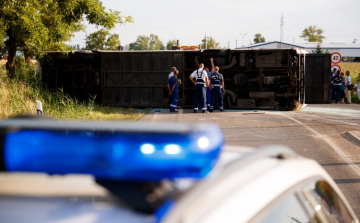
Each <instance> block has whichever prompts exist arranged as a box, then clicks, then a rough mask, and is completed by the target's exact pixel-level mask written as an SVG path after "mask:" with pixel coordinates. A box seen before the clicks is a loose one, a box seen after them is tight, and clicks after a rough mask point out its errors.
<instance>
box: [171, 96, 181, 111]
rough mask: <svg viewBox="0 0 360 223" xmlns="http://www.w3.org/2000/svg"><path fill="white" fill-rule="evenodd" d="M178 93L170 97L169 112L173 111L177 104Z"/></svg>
mask: <svg viewBox="0 0 360 223" xmlns="http://www.w3.org/2000/svg"><path fill="white" fill-rule="evenodd" d="M178 99H179V92H174V93H173V94H172V95H170V111H175V109H176V106H177V104H178Z"/></svg>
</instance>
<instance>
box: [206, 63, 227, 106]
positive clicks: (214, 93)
mask: <svg viewBox="0 0 360 223" xmlns="http://www.w3.org/2000/svg"><path fill="white" fill-rule="evenodd" d="M210 61H211V66H212V68H213V71H214V72H213V73H212V74H211V80H210V81H211V86H210V89H211V105H210V108H209V111H210V112H213V111H214V105H215V100H216V98H218V99H219V109H220V112H224V101H223V94H224V93H225V84H224V77H223V75H222V74H220V73H219V70H220V69H219V67H218V66H216V67H215V66H214V62H213V58H211V59H210Z"/></svg>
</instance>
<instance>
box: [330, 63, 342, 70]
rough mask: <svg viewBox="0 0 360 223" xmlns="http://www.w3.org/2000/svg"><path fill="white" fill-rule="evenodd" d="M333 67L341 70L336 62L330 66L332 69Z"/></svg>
mask: <svg viewBox="0 0 360 223" xmlns="http://www.w3.org/2000/svg"><path fill="white" fill-rule="evenodd" d="M334 68H335V69H336V70H338V71H340V72H341V67H340V66H339V65H338V64H335V65H332V66H331V69H334Z"/></svg>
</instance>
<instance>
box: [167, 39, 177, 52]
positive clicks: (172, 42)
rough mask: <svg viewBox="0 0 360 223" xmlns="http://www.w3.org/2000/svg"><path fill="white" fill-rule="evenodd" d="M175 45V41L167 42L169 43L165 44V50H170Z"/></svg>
mask: <svg viewBox="0 0 360 223" xmlns="http://www.w3.org/2000/svg"><path fill="white" fill-rule="evenodd" d="M176 45H177V42H176V40H175V39H173V40H169V41H168V42H167V44H166V49H167V50H172V47H173V46H176Z"/></svg>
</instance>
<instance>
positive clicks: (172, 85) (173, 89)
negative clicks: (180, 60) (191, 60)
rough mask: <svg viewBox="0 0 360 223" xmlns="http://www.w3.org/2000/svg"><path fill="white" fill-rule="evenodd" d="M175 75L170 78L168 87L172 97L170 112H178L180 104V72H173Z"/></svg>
mask: <svg viewBox="0 0 360 223" xmlns="http://www.w3.org/2000/svg"><path fill="white" fill-rule="evenodd" d="M173 73H174V75H173V76H171V77H170V79H169V84H168V85H167V86H168V88H169V96H170V112H177V111H178V110H177V109H176V106H177V104H178V99H179V92H178V87H179V80H178V77H177V76H178V74H179V71H178V70H175V71H173Z"/></svg>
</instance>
